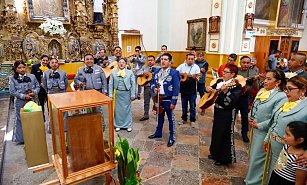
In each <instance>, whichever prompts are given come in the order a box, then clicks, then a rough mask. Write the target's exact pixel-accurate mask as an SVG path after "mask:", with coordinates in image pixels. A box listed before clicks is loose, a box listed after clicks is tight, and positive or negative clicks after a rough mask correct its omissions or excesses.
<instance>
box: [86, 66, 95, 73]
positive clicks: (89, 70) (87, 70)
mask: <svg viewBox="0 0 307 185" xmlns="http://www.w3.org/2000/svg"><path fill="white" fill-rule="evenodd" d="M93 71H94V70H93V68H92V67H86V68H84V72H85V73H93Z"/></svg>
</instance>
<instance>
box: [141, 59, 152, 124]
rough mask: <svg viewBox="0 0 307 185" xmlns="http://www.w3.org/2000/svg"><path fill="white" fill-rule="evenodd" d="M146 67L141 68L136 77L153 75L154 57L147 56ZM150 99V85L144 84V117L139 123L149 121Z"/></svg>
mask: <svg viewBox="0 0 307 185" xmlns="http://www.w3.org/2000/svg"><path fill="white" fill-rule="evenodd" d="M147 61H148V63H147V66H143V67H142V68H141V69H140V70H139V71H138V72H137V76H138V77H140V76H142V75H145V76H146V75H147V76H148V75H149V73H152V74H153V73H154V72H155V70H156V68H157V67H156V66H155V57H154V56H153V55H149V56H148V57H147ZM151 97H152V93H151V92H150V83H146V84H145V85H144V116H143V117H142V118H141V119H140V121H145V120H148V119H149V107H150V98H151Z"/></svg>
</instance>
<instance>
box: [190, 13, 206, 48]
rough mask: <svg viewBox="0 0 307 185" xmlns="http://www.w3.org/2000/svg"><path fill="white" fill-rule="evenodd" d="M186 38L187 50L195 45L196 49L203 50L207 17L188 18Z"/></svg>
mask: <svg viewBox="0 0 307 185" xmlns="http://www.w3.org/2000/svg"><path fill="white" fill-rule="evenodd" d="M187 23H188V39H187V48H186V49H187V50H190V49H192V48H193V47H195V48H196V49H201V50H205V48H206V32H207V19H206V18H201V19H194V20H188V21H187Z"/></svg>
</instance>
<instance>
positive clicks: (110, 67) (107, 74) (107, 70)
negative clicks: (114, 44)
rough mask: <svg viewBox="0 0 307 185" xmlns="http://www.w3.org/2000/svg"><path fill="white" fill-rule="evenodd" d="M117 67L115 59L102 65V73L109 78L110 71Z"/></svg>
mask: <svg viewBox="0 0 307 185" xmlns="http://www.w3.org/2000/svg"><path fill="white" fill-rule="evenodd" d="M117 68H118V65H117V61H113V62H111V63H110V64H109V65H108V66H106V67H103V68H102V70H103V72H104V74H105V75H106V78H109V77H110V75H111V73H112V71H113V70H114V69H117Z"/></svg>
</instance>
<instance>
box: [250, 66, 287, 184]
mask: <svg viewBox="0 0 307 185" xmlns="http://www.w3.org/2000/svg"><path fill="white" fill-rule="evenodd" d="M286 83H287V82H286V77H285V74H284V72H283V71H280V70H271V71H269V72H267V73H266V77H265V80H264V88H262V89H260V91H259V92H258V93H257V95H256V97H255V100H254V103H253V106H252V109H251V117H250V118H249V124H250V125H251V127H252V128H251V131H250V133H251V137H250V138H251V140H250V148H249V168H248V172H247V175H246V178H245V183H246V184H247V185H252V184H253V185H258V184H261V181H262V177H263V169H264V162H265V156H266V154H265V152H264V150H263V141H264V139H265V136H266V135H267V133H268V130H269V127H270V125H269V124H270V120H271V117H272V114H273V112H274V110H275V109H278V108H279V107H281V106H282V105H283V104H284V103H285V102H286V101H287V96H286V93H285V92H284V88H285V86H286Z"/></svg>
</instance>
